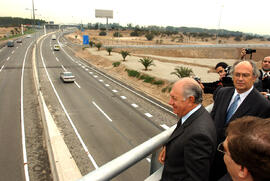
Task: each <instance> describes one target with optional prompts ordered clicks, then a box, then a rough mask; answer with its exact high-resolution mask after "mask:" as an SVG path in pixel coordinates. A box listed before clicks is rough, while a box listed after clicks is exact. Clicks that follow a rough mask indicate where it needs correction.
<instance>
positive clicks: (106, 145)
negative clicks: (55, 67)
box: [52, 78, 149, 180]
mask: <svg viewBox="0 0 270 181" xmlns="http://www.w3.org/2000/svg"><path fill="white" fill-rule="evenodd" d="M52 81H53V82H54V84H55V87H56V89H57V92H58V94H59V95H60V97H64V98H63V99H62V102H63V104H64V105H65V108H66V110H67V112H68V113H69V115H70V117H71V119H72V120H73V122H74V124H75V126H76V128H77V130H78V132H79V133H80V135H81V137H82V138H83V140H84V142H85V144H86V146H87V148H88V150H89V152H90V154H91V155H92V156H93V157H94V159H95V160H96V162H97V164H98V165H103V164H105V163H107V162H108V161H110V160H112V159H113V158H115V157H117V156H119V155H121V154H122V153H124V152H126V151H128V150H130V149H132V148H133V147H134V145H132V144H131V142H135V141H134V140H136V138H128V137H127V136H126V135H124V134H123V133H122V132H121V130H119V128H118V127H116V126H115V125H114V124H113V123H110V122H109V121H108V120H107V119H106V118H105V116H104V115H103V114H102V113H101V112H98V110H97V109H96V108H95V107H93V105H91V98H90V96H89V101H88V99H87V98H85V97H84V96H82V95H84V94H90V95H92V96H93V97H97V96H95V95H94V93H95V92H98V91H93V92H90V93H89V90H88V91H87V90H86V92H87V93H85V91H83V92H81V91H74V88H75V89H78V90H84V89H79V88H76V86H75V85H74V84H73V85H72V84H63V83H62V82H61V81H60V79H58V80H54V79H53V78H52ZM57 82H58V83H60V86H58V85H57ZM93 87H97V86H95V85H93ZM97 89H98V90H100V89H99V88H97ZM61 95H64V96H61ZM101 96H102V97H104V95H101ZM86 97H87V96H86ZM128 112H130V111H128ZM131 129H135V128H134V127H133V128H131ZM133 137H134V135H133ZM130 139H132V141H131V140H130ZM147 139H149V137H147V138H145V139H143V141H145V140H147ZM145 170H149V163H147V162H146V161H145V160H144V161H142V162H141V163H139V164H138V165H136V166H135V167H133V168H132V169H131V170H130V171H128V172H125V173H124V174H123V175H122V176H121V177H120V178H121V180H127V178H129V180H130V178H133V177H134V178H136V179H134V180H137V179H138V176H137V175H138V174H137V173H140V174H139V175H140V179H139V180H143V179H144V178H146V177H147V175H148V172H145ZM120 178H118V180H119V179H120Z"/></svg>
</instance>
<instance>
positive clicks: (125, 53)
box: [120, 50, 130, 61]
mask: <svg viewBox="0 0 270 181" xmlns="http://www.w3.org/2000/svg"><path fill="white" fill-rule="evenodd" d="M120 53H121V55H122V57H123V61H126V57H127V56H128V55H130V53H129V52H128V51H124V50H122V51H121V52H120Z"/></svg>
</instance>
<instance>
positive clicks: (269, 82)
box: [259, 56, 270, 100]
mask: <svg viewBox="0 0 270 181" xmlns="http://www.w3.org/2000/svg"><path fill="white" fill-rule="evenodd" d="M259 71H260V75H259V80H260V81H261V88H262V91H261V93H262V94H263V95H264V96H265V97H266V98H268V99H269V100H270V56H268V57H265V58H264V59H263V60H262V69H260V70H259Z"/></svg>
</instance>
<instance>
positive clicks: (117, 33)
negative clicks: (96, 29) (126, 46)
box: [113, 32, 123, 37]
mask: <svg viewBox="0 0 270 181" xmlns="http://www.w3.org/2000/svg"><path fill="white" fill-rule="evenodd" d="M122 36H123V35H122V34H121V33H119V32H115V33H114V34H113V37H122Z"/></svg>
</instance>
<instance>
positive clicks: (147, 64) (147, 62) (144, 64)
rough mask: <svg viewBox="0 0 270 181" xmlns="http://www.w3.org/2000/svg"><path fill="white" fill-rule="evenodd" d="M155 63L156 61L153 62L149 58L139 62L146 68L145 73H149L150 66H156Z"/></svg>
mask: <svg viewBox="0 0 270 181" xmlns="http://www.w3.org/2000/svg"><path fill="white" fill-rule="evenodd" d="M153 61H154V60H152V59H151V58H149V57H144V58H141V59H140V60H139V62H141V63H142V64H143V66H144V67H145V69H144V70H145V71H147V70H148V67H149V66H151V65H155V64H154V63H153Z"/></svg>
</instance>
